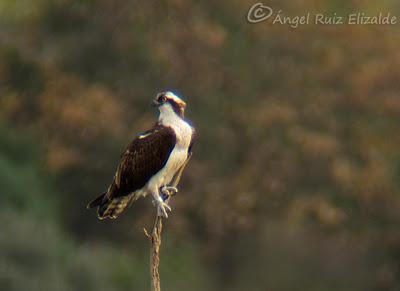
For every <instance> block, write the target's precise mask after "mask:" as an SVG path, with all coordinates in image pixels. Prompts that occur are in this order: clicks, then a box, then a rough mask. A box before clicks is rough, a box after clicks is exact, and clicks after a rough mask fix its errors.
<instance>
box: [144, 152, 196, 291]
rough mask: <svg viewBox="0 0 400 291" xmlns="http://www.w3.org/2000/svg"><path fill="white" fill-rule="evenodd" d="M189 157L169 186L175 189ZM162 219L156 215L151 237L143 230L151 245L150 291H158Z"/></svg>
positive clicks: (166, 201) (167, 200)
mask: <svg viewBox="0 0 400 291" xmlns="http://www.w3.org/2000/svg"><path fill="white" fill-rule="evenodd" d="M190 157H191V156H189V157H188V158H187V159H186V161H185V163H184V164H183V165H182V167H181V168H180V169H179V171H178V172H177V173H176V174H175V176H174V178H173V179H172V182H171V184H170V186H173V187H176V186H177V185H178V183H179V181H180V179H181V176H182V172H183V169H184V168H185V167H186V165H187V163H188V161H189V159H190ZM169 199H170V197H168V198H167V199H166V200H165V203H168V202H169ZM162 226H163V224H162V217H161V216H158V215H156V220H155V222H154V226H153V231H152V232H151V235H149V233H148V232H147V230H146V229H143V231H144V233H145V235H146V236H147V237H148V238H149V241H150V244H151V253H150V276H151V291H160V290H161V289H160V273H159V272H158V267H159V265H160V246H161V232H162Z"/></svg>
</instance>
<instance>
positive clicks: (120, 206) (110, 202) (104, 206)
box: [87, 193, 137, 219]
mask: <svg viewBox="0 0 400 291" xmlns="http://www.w3.org/2000/svg"><path fill="white" fill-rule="evenodd" d="M136 199H137V198H135V196H133V195H128V196H123V197H115V198H111V199H109V198H108V197H107V196H106V193H103V194H101V195H100V196H98V197H97V198H95V199H94V200H92V201H90V202H89V204H88V205H87V208H88V209H89V208H94V207H98V209H97V215H98V217H99V219H104V218H107V217H109V218H117V217H118V215H120V214H121V212H122V211H124V210H125V208H126V207H128V206H129V205H130V204H131V203H132V202H133V201H135V200H136Z"/></svg>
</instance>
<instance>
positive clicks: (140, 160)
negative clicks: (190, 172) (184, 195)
mask: <svg viewBox="0 0 400 291" xmlns="http://www.w3.org/2000/svg"><path fill="white" fill-rule="evenodd" d="M153 105H154V106H155V107H158V109H159V111H160V115H159V117H158V121H157V122H156V124H155V125H154V126H153V127H152V128H151V129H150V130H147V131H145V132H143V133H141V134H139V135H138V136H137V137H136V138H135V139H134V140H133V141H132V142H131V143H130V144H129V145H128V147H127V149H126V150H125V152H124V153H123V154H122V156H121V160H120V163H119V165H118V167H117V171H116V173H115V175H114V179H113V181H112V183H111V185H110V186H109V187H108V189H107V191H106V192H105V193H103V194H101V195H100V196H98V197H97V198H95V199H94V200H93V201H91V202H90V203H89V204H88V206H87V208H94V207H97V214H98V217H99V219H104V218H107V217H109V218H117V217H118V215H120V214H121V212H122V211H124V209H125V208H126V207H127V206H128V205H130V204H131V203H132V202H134V201H136V200H137V199H138V198H140V197H142V196H146V195H147V194H150V195H151V196H152V198H153V203H154V204H155V205H156V206H157V213H158V215H159V216H163V217H168V214H167V210H169V211H171V208H170V207H169V206H168V205H167V204H166V203H165V200H166V199H167V198H168V196H170V195H173V194H175V193H176V192H177V191H178V190H177V189H176V187H175V185H172V186H171V182H172V181H173V180H175V179H177V177H178V179H179V178H180V175H181V174H182V171H183V168H184V167H185V166H186V163H187V162H188V160H189V158H190V157H191V155H192V147H193V142H194V135H195V130H194V128H193V127H192V126H191V125H190V124H189V123H188V122H187V121H185V119H184V113H185V108H186V103H185V102H184V101H183V100H182V99H181V98H179V97H178V96H176V95H175V94H174V93H172V92H162V93H159V94H158V95H157V97H156V99H155V100H154V101H153Z"/></svg>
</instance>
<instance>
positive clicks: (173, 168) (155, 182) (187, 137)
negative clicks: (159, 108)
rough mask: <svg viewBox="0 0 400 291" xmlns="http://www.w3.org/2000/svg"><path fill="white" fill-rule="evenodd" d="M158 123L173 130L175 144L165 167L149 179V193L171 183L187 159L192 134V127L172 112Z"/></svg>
mask: <svg viewBox="0 0 400 291" xmlns="http://www.w3.org/2000/svg"><path fill="white" fill-rule="evenodd" d="M159 122H160V123H161V124H162V125H163V126H168V127H171V128H172V129H173V130H174V132H175V136H176V144H175V147H174V149H173V150H172V152H171V154H170V156H169V158H168V161H167V163H166V164H165V166H164V167H163V168H162V169H161V170H160V171H159V172H158V173H157V174H156V175H155V176H153V177H152V178H151V179H150V181H149V183H148V189H149V190H150V191H155V189H158V188H159V187H161V186H164V185H167V184H169V183H170V182H171V180H172V178H173V177H174V175H175V173H176V172H177V171H178V170H179V169H180V167H181V166H182V165H183V163H184V162H185V161H186V159H187V157H188V149H189V146H190V142H191V139H192V133H193V129H192V127H191V126H190V125H189V124H188V123H187V122H186V121H185V120H183V119H182V118H180V117H179V116H178V115H176V114H175V113H173V112H171V114H164V115H161V116H160V119H159Z"/></svg>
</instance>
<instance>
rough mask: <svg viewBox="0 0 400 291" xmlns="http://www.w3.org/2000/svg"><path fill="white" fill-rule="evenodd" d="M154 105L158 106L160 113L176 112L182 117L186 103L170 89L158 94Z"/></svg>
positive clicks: (164, 114) (169, 113) (165, 114)
mask: <svg viewBox="0 0 400 291" xmlns="http://www.w3.org/2000/svg"><path fill="white" fill-rule="evenodd" d="M153 105H154V106H156V107H158V109H159V110H160V114H161V115H163V116H167V115H171V114H176V115H178V116H179V117H181V118H183V117H184V114H185V108H186V103H185V102H184V101H183V100H182V99H181V98H179V97H178V96H176V95H175V94H174V93H172V92H170V91H167V92H161V93H159V94H157V97H156V99H155V100H154V101H153ZM160 117H161V116H160Z"/></svg>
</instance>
